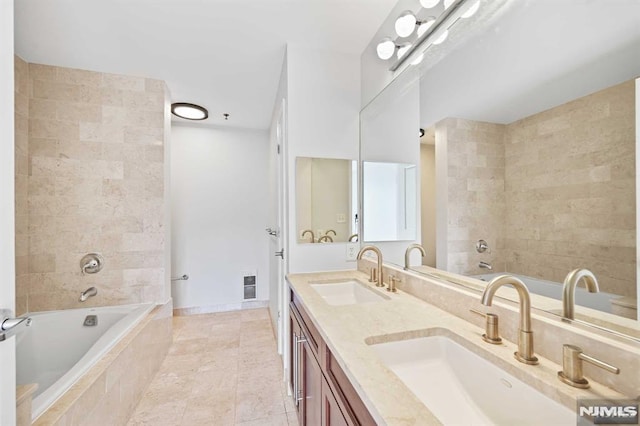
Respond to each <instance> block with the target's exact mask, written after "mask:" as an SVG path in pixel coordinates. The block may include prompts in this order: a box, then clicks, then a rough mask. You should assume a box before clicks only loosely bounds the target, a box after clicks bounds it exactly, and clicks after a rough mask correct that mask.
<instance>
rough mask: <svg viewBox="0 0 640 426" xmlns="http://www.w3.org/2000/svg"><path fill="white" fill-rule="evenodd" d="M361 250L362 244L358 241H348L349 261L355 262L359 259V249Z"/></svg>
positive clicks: (347, 257)
mask: <svg viewBox="0 0 640 426" xmlns="http://www.w3.org/2000/svg"><path fill="white" fill-rule="evenodd" d="M359 250H360V244H358V243H347V254H346V260H347V261H348V262H355V261H356V260H358V251H359Z"/></svg>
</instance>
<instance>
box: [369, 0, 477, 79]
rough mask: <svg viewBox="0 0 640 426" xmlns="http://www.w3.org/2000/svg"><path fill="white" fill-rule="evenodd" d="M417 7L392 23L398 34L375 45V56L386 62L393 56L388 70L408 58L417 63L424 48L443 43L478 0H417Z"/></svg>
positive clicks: (398, 65) (396, 67)
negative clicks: (418, 7) (451, 29)
mask: <svg viewBox="0 0 640 426" xmlns="http://www.w3.org/2000/svg"><path fill="white" fill-rule="evenodd" d="M420 6H421V7H422V8H421V9H420V10H418V11H417V12H415V13H414V12H413V11H411V10H405V11H403V12H402V13H401V14H400V16H398V18H397V19H396V20H395V23H394V29H395V33H396V35H397V37H395V38H391V37H385V38H383V39H382V40H381V41H380V42H379V43H378V44H377V46H376V54H377V55H378V58H380V59H382V60H384V61H386V60H389V59H391V58H393V57H394V56H395V59H394V61H393V63H392V64H391V66H390V68H389V71H392V72H393V71H396V70H398V69H399V68H400V67H401V66H402V64H403V63H404V62H405V61H406V60H407V59H409V58H411V59H409V60H410V61H411V64H412V65H418V64H420V63H421V62H422V61H423V59H424V57H425V52H426V50H427V49H428V48H429V47H430V46H435V45H438V44H441V43H443V42H444V41H445V40H446V39H447V38H448V35H449V29H450V28H451V27H452V26H453V25H455V24H456V22H458V21H459V20H460V19H463V18H470V17H471V16H473V15H474V14H475V13H476V12H477V11H478V9H479V8H480V0H442V4H441V1H440V0H420ZM427 9H428V10H429V12H428V15H429V16H427V12H426V10H427ZM432 14H433V15H435V16H430V15H432Z"/></svg>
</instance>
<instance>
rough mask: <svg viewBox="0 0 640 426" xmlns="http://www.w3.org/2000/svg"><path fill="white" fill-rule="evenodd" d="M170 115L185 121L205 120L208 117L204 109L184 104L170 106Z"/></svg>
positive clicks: (177, 103)
mask: <svg viewBox="0 0 640 426" xmlns="http://www.w3.org/2000/svg"><path fill="white" fill-rule="evenodd" d="M171 113H172V114H173V115H175V116H176V117H180V118H184V119H186V120H206V119H207V118H208V117H209V111H207V109H206V108H204V107H201V106H200V105H196V104H190V103H186V102H176V103H173V104H171Z"/></svg>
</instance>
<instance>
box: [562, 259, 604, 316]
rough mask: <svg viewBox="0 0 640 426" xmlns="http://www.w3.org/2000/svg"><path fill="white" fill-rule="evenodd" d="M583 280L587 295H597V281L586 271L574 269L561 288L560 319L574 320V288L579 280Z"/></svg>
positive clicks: (598, 289) (591, 273)
mask: <svg viewBox="0 0 640 426" xmlns="http://www.w3.org/2000/svg"><path fill="white" fill-rule="evenodd" d="M582 279H584V284H585V286H586V287H587V290H588V291H589V293H598V292H599V291H600V288H599V287H598V280H597V279H596V276H595V275H593V272H591V271H590V270H588V269H574V270H573V271H571V272H569V274H568V275H567V277H566V278H565V279H564V285H563V287H562V317H563V318H566V319H574V316H575V312H574V311H575V297H576V286H577V285H578V283H579V282H580V280H582Z"/></svg>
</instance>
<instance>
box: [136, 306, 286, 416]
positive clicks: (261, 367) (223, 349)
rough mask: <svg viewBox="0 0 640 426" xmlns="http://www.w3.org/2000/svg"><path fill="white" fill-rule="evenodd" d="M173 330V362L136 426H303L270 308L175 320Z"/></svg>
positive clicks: (168, 361)
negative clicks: (291, 395) (297, 417)
mask: <svg viewBox="0 0 640 426" xmlns="http://www.w3.org/2000/svg"><path fill="white" fill-rule="evenodd" d="M173 324H174V343H173V345H172V346H171V348H170V350H169V355H168V356H167V357H166V358H165V360H164V362H163V364H162V366H161V368H160V371H159V372H158V373H157V374H156V376H155V377H154V379H153V381H152V382H151V384H150V385H149V388H148V389H147V391H146V393H145V395H144V396H143V398H142V400H141V401H140V403H139V404H138V406H137V407H136V410H135V413H134V414H133V416H132V417H131V419H130V420H129V423H128V425H129V426H143V425H154V426H164V425H167V426H174V425H184V426H199V425H207V426H209V425H221V426H227V425H230V426H231V425H244V426H282V425H289V424H292V425H293V424H297V421H296V420H294V422H293V423H292V420H291V419H292V418H293V419H295V413H291V412H290V411H291V410H295V406H294V405H293V402H292V401H290V398H289V397H288V396H287V394H286V386H285V383H284V381H283V373H282V358H281V357H280V355H278V353H277V346H276V341H275V338H274V334H273V329H272V327H271V319H270V317H269V312H268V310H267V309H252V310H245V311H234V312H220V313H215V314H205V315H193V316H183V317H175V318H174V320H173ZM292 416H293V417H292Z"/></svg>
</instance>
